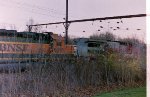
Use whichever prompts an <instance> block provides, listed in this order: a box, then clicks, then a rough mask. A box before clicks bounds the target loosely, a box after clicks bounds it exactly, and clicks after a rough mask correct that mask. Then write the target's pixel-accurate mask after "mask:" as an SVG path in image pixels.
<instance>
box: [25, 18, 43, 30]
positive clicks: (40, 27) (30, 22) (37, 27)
mask: <svg viewBox="0 0 150 97" xmlns="http://www.w3.org/2000/svg"><path fill="white" fill-rule="evenodd" d="M34 24H35V21H34V20H33V19H32V18H30V19H29V21H28V22H27V29H26V31H29V25H34ZM30 30H31V32H42V31H43V30H42V26H34V27H31V28H30Z"/></svg>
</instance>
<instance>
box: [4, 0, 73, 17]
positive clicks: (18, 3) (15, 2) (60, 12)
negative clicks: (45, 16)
mask: <svg viewBox="0 0 150 97" xmlns="http://www.w3.org/2000/svg"><path fill="white" fill-rule="evenodd" d="M7 1H9V2H12V3H14V4H16V5H17V6H21V8H22V7H23V6H24V7H27V8H28V7H30V8H32V10H33V9H35V10H37V9H38V10H43V11H45V12H47V13H49V12H50V13H54V14H57V15H61V16H64V15H65V13H64V12H63V11H58V10H55V9H50V8H46V7H41V6H37V5H32V4H28V3H25V2H18V1H14V0H7ZM7 1H6V0H5V1H4V2H7ZM11 6H12V4H11ZM15 7H16V6H15ZM53 17H57V16H53ZM71 17H74V16H72V15H71ZM59 18H60V17H59ZM61 18H62V17H61Z"/></svg>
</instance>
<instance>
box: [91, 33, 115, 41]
mask: <svg viewBox="0 0 150 97" xmlns="http://www.w3.org/2000/svg"><path fill="white" fill-rule="evenodd" d="M90 38H91V39H101V40H111V41H114V40H116V37H115V35H113V34H112V33H110V32H106V33H104V34H93V35H92V36H90Z"/></svg>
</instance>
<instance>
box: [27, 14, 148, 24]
mask: <svg viewBox="0 0 150 97" xmlns="http://www.w3.org/2000/svg"><path fill="white" fill-rule="evenodd" d="M146 16H147V15H146V14H135V15H123V16H112V17H102V18H91V19H81V20H71V21H68V23H76V22H88V21H97V20H111V19H122V18H136V17H146ZM64 23H66V22H55V23H45V24H36V25H29V26H30V27H32V26H42V25H54V24H64Z"/></svg>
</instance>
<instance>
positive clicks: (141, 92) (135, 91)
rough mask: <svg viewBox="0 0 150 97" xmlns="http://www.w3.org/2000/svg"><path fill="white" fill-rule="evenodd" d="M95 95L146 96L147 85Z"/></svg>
mask: <svg viewBox="0 0 150 97" xmlns="http://www.w3.org/2000/svg"><path fill="white" fill-rule="evenodd" d="M94 97H146V87H139V88H132V89H125V90H118V91H114V92H110V93H102V94H99V95H97V96H94Z"/></svg>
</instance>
